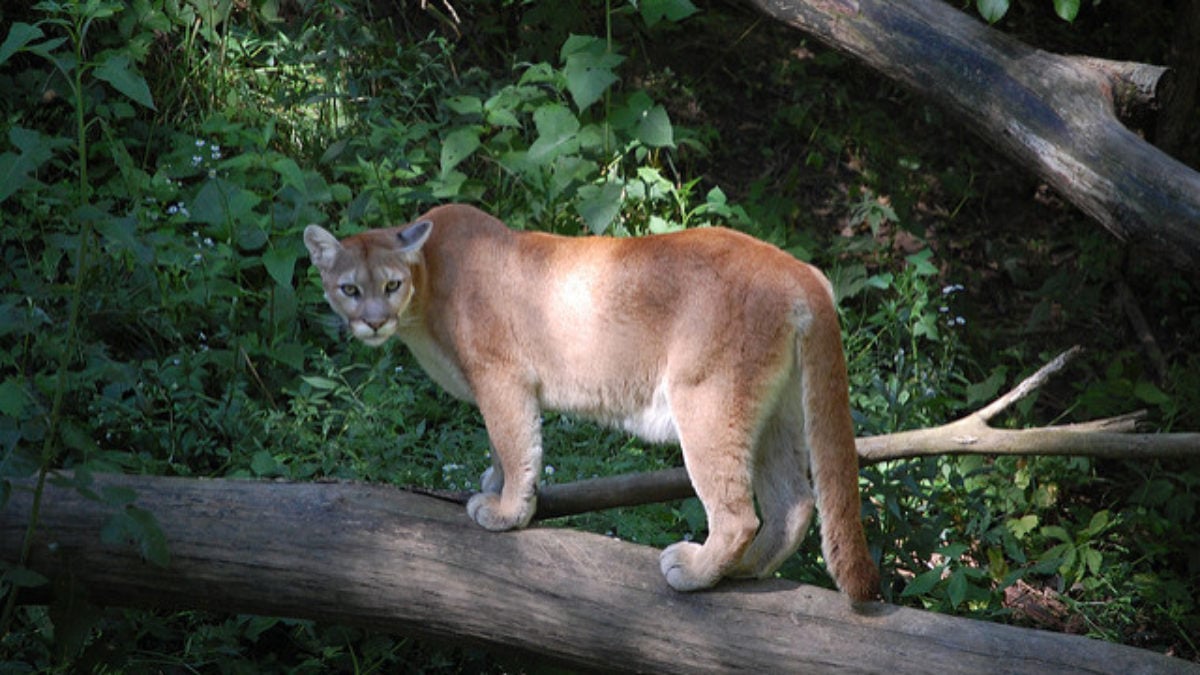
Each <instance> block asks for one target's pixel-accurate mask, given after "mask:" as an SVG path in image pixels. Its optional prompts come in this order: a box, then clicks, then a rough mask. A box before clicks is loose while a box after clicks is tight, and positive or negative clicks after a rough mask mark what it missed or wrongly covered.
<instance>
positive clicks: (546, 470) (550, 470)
mask: <svg viewBox="0 0 1200 675" xmlns="http://www.w3.org/2000/svg"><path fill="white" fill-rule="evenodd" d="M542 471H543V472H544V473H545V474H546V475H547V476H553V475H554V471H555V469H554V467H553V466H551V465H549V464H547V465H546V468H544V469H542Z"/></svg>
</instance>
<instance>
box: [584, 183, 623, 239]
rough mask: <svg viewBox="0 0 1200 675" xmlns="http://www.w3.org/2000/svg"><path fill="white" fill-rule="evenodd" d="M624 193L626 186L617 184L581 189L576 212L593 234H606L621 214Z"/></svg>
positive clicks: (590, 186)
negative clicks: (622, 194)
mask: <svg viewBox="0 0 1200 675" xmlns="http://www.w3.org/2000/svg"><path fill="white" fill-rule="evenodd" d="M623 191H624V186H622V185H621V184H620V183H617V182H609V183H605V184H604V185H602V186H601V185H585V186H583V187H581V188H579V202H578V203H577V204H576V205H575V210H576V211H578V212H579V215H580V216H581V217H582V218H583V221H584V222H585V223H587V226H588V229H589V230H591V231H592V234H604V231H605V230H607V229H608V226H609V224H611V223H612V221H613V219H614V218H616V217H617V214H618V213H620V212H621V193H622V192H623Z"/></svg>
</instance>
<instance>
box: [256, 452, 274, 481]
mask: <svg viewBox="0 0 1200 675" xmlns="http://www.w3.org/2000/svg"><path fill="white" fill-rule="evenodd" d="M250 470H251V471H253V472H254V473H255V474H257V475H259V476H275V475H278V474H279V462H276V461H275V458H274V457H272V456H271V453H269V452H267V451H266V450H259V451H258V452H256V453H254V456H253V457H251V458H250Z"/></svg>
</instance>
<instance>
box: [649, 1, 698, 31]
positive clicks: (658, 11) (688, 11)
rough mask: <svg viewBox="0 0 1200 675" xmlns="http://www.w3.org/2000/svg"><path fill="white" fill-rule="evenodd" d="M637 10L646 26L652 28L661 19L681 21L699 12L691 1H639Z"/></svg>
mask: <svg viewBox="0 0 1200 675" xmlns="http://www.w3.org/2000/svg"><path fill="white" fill-rule="evenodd" d="M638 9H639V10H641V13H642V20H643V21H645V22H646V25H647V26H653V25H654V24H656V23H658V22H659V21H661V20H663V19H666V20H668V21H672V22H675V21H682V20H684V19H686V18H688V17H689V16H691V15H693V14H695V13H696V12H698V11H699V10H698V9H696V6H695V5H693V4H692V2H691V0H641V2H640V3H638Z"/></svg>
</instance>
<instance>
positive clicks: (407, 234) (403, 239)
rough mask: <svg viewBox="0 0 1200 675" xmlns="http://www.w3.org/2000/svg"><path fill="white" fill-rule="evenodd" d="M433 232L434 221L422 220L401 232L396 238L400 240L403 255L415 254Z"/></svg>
mask: <svg viewBox="0 0 1200 675" xmlns="http://www.w3.org/2000/svg"><path fill="white" fill-rule="evenodd" d="M430 232H433V221H432V220H422V221H419V222H416V223H413V224H412V225H409V226H408V227H406V228H404V229H403V230H400V232H399V234H397V235H396V238H397V239H399V240H400V252H401V253H415V252H416V251H417V250H418V249H420V248H421V246H422V245H423V244H424V243H425V240H426V239H428V238H429V233H430Z"/></svg>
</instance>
